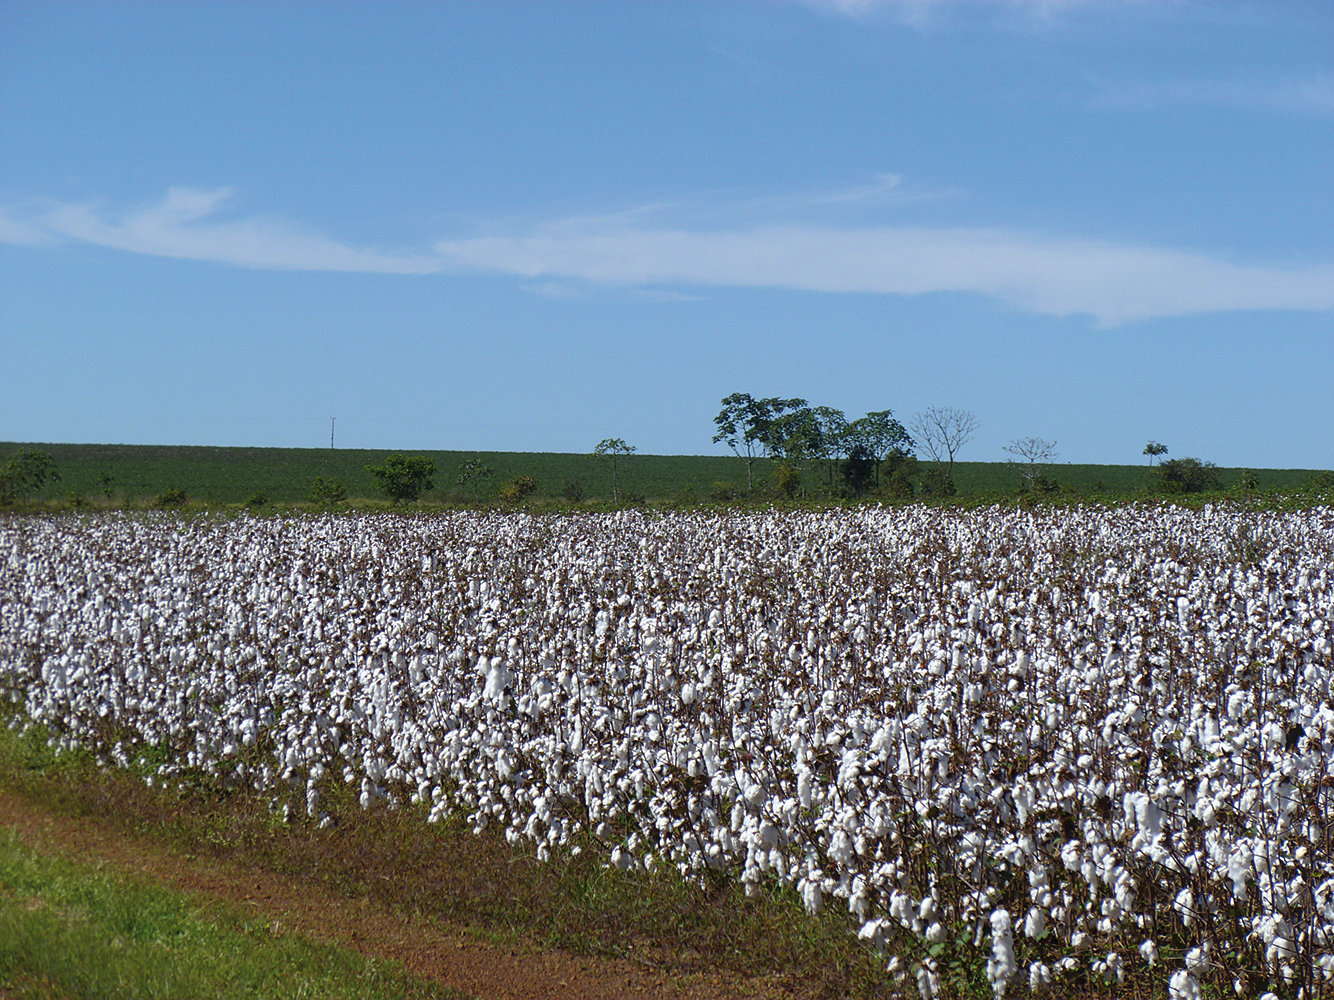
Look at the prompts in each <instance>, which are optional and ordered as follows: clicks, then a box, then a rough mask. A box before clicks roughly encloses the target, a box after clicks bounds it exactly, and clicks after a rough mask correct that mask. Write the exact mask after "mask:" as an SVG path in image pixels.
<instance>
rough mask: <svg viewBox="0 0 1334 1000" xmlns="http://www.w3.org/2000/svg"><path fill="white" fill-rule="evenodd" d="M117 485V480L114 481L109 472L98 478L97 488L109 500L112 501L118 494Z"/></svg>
mask: <svg viewBox="0 0 1334 1000" xmlns="http://www.w3.org/2000/svg"><path fill="white" fill-rule="evenodd" d="M115 483H116V480H114V479H112V478H111V474H110V473H108V472H103V473H101V474H99V475H98V477H97V488H98V489H99V490H101V491H102V496H104V497H106V498H107V499H108V500H110V499H111V497H112V495H113V494H114V493H115V492H116V491H115Z"/></svg>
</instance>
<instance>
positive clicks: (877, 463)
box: [713, 392, 978, 496]
mask: <svg viewBox="0 0 1334 1000" xmlns="http://www.w3.org/2000/svg"><path fill="white" fill-rule="evenodd" d="M713 422H714V426H715V427H716V428H717V433H716V434H714V436H713V441H714V443H715V444H718V443H722V444H726V445H727V446H728V447H729V448H731V449H732V452H733V453H734V454H735V455H737V457H739V458H742V459H744V460H745V462H746V492H747V494H753V493H754V492H755V460H756V459H758V458H770V459H775V460H777V461H778V463H779V464H778V467H777V468H776V469H775V470H774V479H775V484H776V486H777V487H778V489H779V490H780V491H781V492H783V493H785V494H787V495H788V496H791V495H793V494H795V493H796V492H797V491H798V490H802V489H804V486H803V480H804V477H805V472H806V470H807V468H815V469H818V470H819V472H820V473H821V474H822V476H823V477H824V479H825V483H824V486H825V488H826V489H828V490H830V491H831V492H843V493H845V494H847V495H851V496H860V495H862V494H864V493H868V492H871V491H872V490H875V491H884V492H888V493H889V494H890V495H904V494H909V495H910V494H911V493H912V492H913V486H912V482H911V480H910V478H909V477H910V476H912V475H913V474H914V473H915V472H916V471H917V455H916V450H917V449H918V448H919V447H920V448H921V449H922V450H923V451H925V452H926V454H927V455H928V456H929V457H930V458H931V459H932V460H933V461H935V463H936V465H935V467H934V468H932V469H929V470H927V472H926V473H925V474H924V475H923V477H922V492H924V493H927V494H929V495H937V496H948V495H953V494H954V492H955V488H954V457H955V455H956V454H958V452H959V449H960V448H962V447H963V446H964V445H965V444H967V443H968V441H969V440H970V439H971V438H972V437H973V435H974V433H975V432H976V431H977V427H978V421H977V418H976V417H975V416H974V415H973V414H971V413H969V412H968V411H967V410H960V409H958V408H956V407H950V406H932V407H928V408H927V409H926V410H924V411H922V412H921V413H918V414H917V415H916V416H915V417H914V418H913V420H912V425H911V426H912V432H913V433H909V429H908V428H907V427H904V425H903V424H902V423H900V422H899V421H898V420H897V419H895V417H894V411H893V410H887V409H886V410H872V411H871V412H870V413H867V414H866V415H865V416H862V417H857V418H856V419H853V420H849V419H848V418H847V416H846V415H845V414H844V413H843V411H842V410H837V409H835V408H833V407H832V406H811V405H810V403H809V402H808V401H807V400H805V399H783V398H780V397H776V396H771V397H763V398H756V397H754V396H752V395H750V393H745V392H736V393H733V394H732V395H730V396H727V397H725V398H724V399H723V401H722V410H721V411H720V412H719V413H718V416H716V417H715V418H714V420H713Z"/></svg>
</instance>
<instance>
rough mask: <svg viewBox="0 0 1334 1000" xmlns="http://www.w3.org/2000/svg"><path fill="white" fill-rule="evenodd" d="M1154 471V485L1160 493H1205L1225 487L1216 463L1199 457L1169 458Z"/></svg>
mask: <svg viewBox="0 0 1334 1000" xmlns="http://www.w3.org/2000/svg"><path fill="white" fill-rule="evenodd" d="M1153 471H1154V477H1153V485H1154V486H1156V487H1157V489H1158V491H1159V492H1160V493H1203V492H1204V491H1206V490H1218V489H1222V488H1223V484H1222V483H1221V482H1219V481H1218V472H1217V467H1216V466H1215V465H1214V463H1213V462H1201V461H1200V460H1199V459H1198V458H1169V459H1167V460H1166V461H1162V462H1159V463H1158V467H1157V468H1156V469H1154V470H1153Z"/></svg>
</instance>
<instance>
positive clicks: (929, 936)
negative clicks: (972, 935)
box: [925, 922, 948, 944]
mask: <svg viewBox="0 0 1334 1000" xmlns="http://www.w3.org/2000/svg"><path fill="white" fill-rule="evenodd" d="M947 934H948V932H947V931H946V930H945V925H944V924H941V923H938V922H937V923H934V924H932V925H931V926H930V927H928V928H927V929H926V935H925V937H926V943H927V944H939V943H940V942H941V941H944V940H945V938H946V936H947Z"/></svg>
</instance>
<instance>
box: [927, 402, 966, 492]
mask: <svg viewBox="0 0 1334 1000" xmlns="http://www.w3.org/2000/svg"><path fill="white" fill-rule="evenodd" d="M911 427H912V432H913V439H914V440H915V441H916V442H917V443H918V444H920V445H921V446H922V447H923V448H924V449H925V450H926V453H927V454H928V455H930V456H931V458H932V459H933V460H934V461H935V462H937V463H939V464H942V465H944V464H948V466H949V468H948V471H947V475H949V477H950V478H951V479H953V478H954V456H955V455H957V454H958V453H959V449H960V448H962V447H963V446H964V445H966V444H967V443H968V442H969V441H971V440H972V439H973V435H974V434H976V433H977V428H978V422H977V417H975V416H973V414H971V413H969V412H968V411H967V410H961V409H959V408H958V407H955V406H928V407H927V408H926V409H925V410H923V411H922V412H921V413H918V414H916V415H915V416H914V417H913V418H912V424H911Z"/></svg>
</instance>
